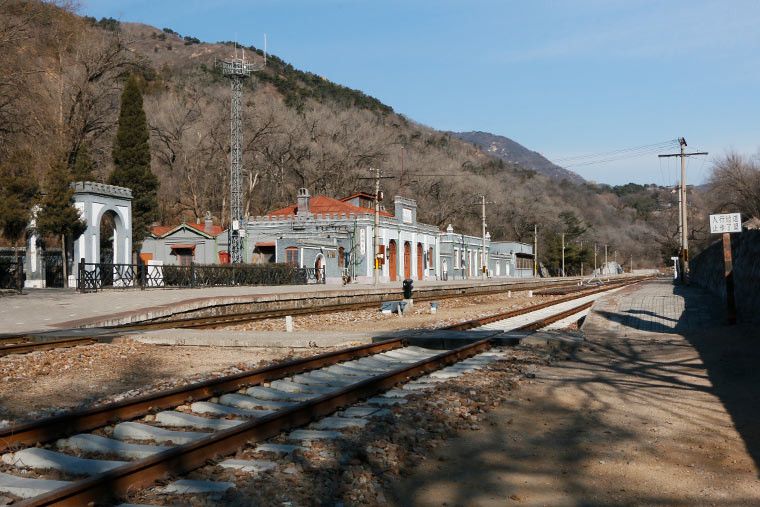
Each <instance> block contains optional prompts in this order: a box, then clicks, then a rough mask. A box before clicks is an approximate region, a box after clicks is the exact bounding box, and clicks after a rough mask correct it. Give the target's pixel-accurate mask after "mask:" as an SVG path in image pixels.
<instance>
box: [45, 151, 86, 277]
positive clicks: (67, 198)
mask: <svg viewBox="0 0 760 507" xmlns="http://www.w3.org/2000/svg"><path fill="white" fill-rule="evenodd" d="M71 181H72V173H71V171H70V170H69V167H68V165H67V164H66V163H65V162H63V161H61V160H57V161H55V162H52V163H51V164H50V166H49V167H48V170H47V173H46V175H45V190H46V192H47V193H46V194H45V196H44V197H43V198H42V202H41V203H40V211H39V213H38V214H37V229H38V230H39V231H40V233H42V234H49V235H51V236H55V237H57V238H60V239H61V250H62V255H63V283H64V286H65V285H66V283H67V280H68V259H67V255H66V239H67V238H70V239H71V240H72V241H74V240H76V239H77V238H78V237H79V236H81V234H82V233H83V232H84V231H85V230H86V229H87V223H86V222H85V221H84V220H82V219H81V217H80V215H79V210H77V209H76V208H75V207H74V189H73V188H72V187H71V185H70V183H71Z"/></svg>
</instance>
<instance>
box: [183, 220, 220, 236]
mask: <svg viewBox="0 0 760 507" xmlns="http://www.w3.org/2000/svg"><path fill="white" fill-rule="evenodd" d="M186 225H189V226H190V227H192V228H193V229H198V230H199V231H201V232H204V233H206V234H208V235H209V236H214V237H216V236H219V235H220V234H221V233H223V232H224V231H226V229H225V228H224V227H221V226H219V225H212V226H211V231H206V225H205V224H194V223H190V222H187V223H186Z"/></svg>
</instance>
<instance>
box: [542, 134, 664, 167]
mask: <svg viewBox="0 0 760 507" xmlns="http://www.w3.org/2000/svg"><path fill="white" fill-rule="evenodd" d="M677 144H678V140H677V139H672V140H669V141H661V142H659V143H653V144H645V145H642V146H634V147H632V148H621V149H619V150H612V151H603V152H599V153H590V154H588V155H576V156H572V157H560V158H555V159H553V161H554V162H567V161H571V160H582V159H588V158H599V157H609V156H612V155H618V154H622V153H626V152H632V151H640V150H647V151H648V150H651V149H654V148H657V149H660V148H662V147H668V146H673V145H677Z"/></svg>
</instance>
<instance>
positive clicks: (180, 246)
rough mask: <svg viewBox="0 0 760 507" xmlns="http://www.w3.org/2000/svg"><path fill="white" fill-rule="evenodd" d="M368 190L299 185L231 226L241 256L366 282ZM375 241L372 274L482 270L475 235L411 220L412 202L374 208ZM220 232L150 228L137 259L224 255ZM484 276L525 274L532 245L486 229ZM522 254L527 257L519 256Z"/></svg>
mask: <svg viewBox="0 0 760 507" xmlns="http://www.w3.org/2000/svg"><path fill="white" fill-rule="evenodd" d="M374 221H375V217H374V196H373V195H371V194H367V193H363V192H359V193H356V194H353V195H350V196H348V197H344V198H342V199H334V198H332V197H327V196H321V195H319V196H313V197H312V196H311V195H310V194H309V191H308V190H307V189H305V188H301V189H300V190H299V191H298V198H297V202H295V203H293V204H291V205H290V206H287V207H285V208H282V209H278V210H274V211H271V212H269V213H267V214H266V215H262V216H257V217H250V218H249V219H248V220H247V221H246V223H245V224H244V226H243V228H242V229H241V230H240V231H239V233H240V234H242V235H243V239H244V245H245V256H244V259H245V262H247V263H252V264H260V263H287V264H291V265H293V266H297V267H300V268H319V269H320V270H322V269H323V270H324V276H325V279H326V280H325V281H326V282H327V283H341V282H342V281H343V279H344V277H350V279H351V280H354V281H357V282H371V281H372V279H373V276H374V274H373V259H374V251H373V245H374V235H375V222H374ZM378 240H379V245H380V257H381V270H380V281H381V282H390V281H399V280H403V279H406V278H411V279H413V280H466V279H470V278H480V277H481V276H482V274H481V273H482V258H481V253H482V248H483V238H481V237H477V236H471V235H467V234H459V233H456V232H455V231H454V229H453V228H452V227H451V225H449V226H448V227H447V229H446V230H445V231H444V232H441V231H440V230H439V229H438V227H436V226H434V225H429V224H424V223H421V222H419V221H418V220H417V202H416V201H415V200H414V199H409V198H405V197H400V196H395V197H394V200H393V213H390V212H388V211H387V210H386V209H384V208H381V211H380V218H379V227H378ZM227 243H228V239H227V233H226V230H224V229H223V228H222V227H219V226H216V225H214V224H213V223H212V222H211V219H210V217H207V219H206V221H205V223H204V224H195V223H183V224H181V225H179V226H177V227H173V228H172V227H161V226H156V227H154V228H153V234H152V235H151V237H150V238H147V239H146V240H145V241H144V242H143V247H142V251H141V257H142V258H143V260H146V261H147V260H158V261H161V262H163V263H165V264H186V263H189V262H191V261H192V262H196V263H202V264H204V263H205V264H215V263H225V262H228V259H229V257H228V255H227ZM485 244H486V262H487V265H488V276H489V277H490V278H513V277H529V276H533V271H532V267H533V261H532V246H531V245H525V244H523V243H515V242H492V241H491V239H490V237H489V236H488V235H487V236H486V241H485ZM526 258H529V259H528V260H527V262H526V260H525V259H526Z"/></svg>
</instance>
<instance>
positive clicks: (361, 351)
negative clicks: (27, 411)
mask: <svg viewBox="0 0 760 507" xmlns="http://www.w3.org/2000/svg"><path fill="white" fill-rule="evenodd" d="M402 345H403V340H402V339H401V338H393V339H390V340H385V341H382V342H378V343H372V344H368V345H359V346H356V347H351V348H348V349H342V350H337V351H334V352H326V353H324V354H319V355H316V356H310V357H305V358H301V359H294V360H292V361H287V362H285V363H279V364H275V365H269V366H264V367H262V368H256V369H254V370H249V371H244V372H241V373H236V374H234V375H228V376H224V377H220V378H216V379H211V380H206V381H204V382H199V383H194V384H189V385H186V386H181V387H177V388H174V389H169V390H166V391H160V392H157V393H151V394H146V395H143V396H138V397H135V398H129V399H126V400H122V401H118V402H114V403H109V404H106V405H101V406H98V407H94V408H90V409H85V410H78V411H75V412H69V413H66V414H62V415H59V416H54V417H49V418H45V419H40V420H39V421H32V422H28V423H24V424H20V425H17V426H12V427H8V428H4V429H2V430H0V450H5V451H10V450H12V449H14V448H15V447H17V446H19V445H34V444H35V443H37V442H46V441H49V440H53V439H56V438H60V437H63V436H65V435H69V434H72V433H77V432H82V431H89V430H93V429H96V428H99V427H102V426H106V425H108V424H111V423H114V422H118V421H122V420H128V419H134V418H135V417H139V416H143V415H145V414H148V413H150V412H151V411H153V410H158V409H166V408H171V407H176V406H177V405H181V404H183V403H185V402H186V401H188V400H202V399H207V398H211V397H212V396H217V395H219V394H223V393H227V392H232V391H236V390H238V389H240V388H241V387H243V386H247V385H252V384H254V385H255V384H259V383H262V382H267V381H269V380H275V379H278V378H282V377H285V376H288V375H294V374H297V373H303V372H305V371H308V370H312V369H316V368H321V367H323V366H326V365H330V364H335V363H337V362H339V361H345V360H350V359H355V358H357V357H365V356H369V355H372V354H377V353H379V352H384V351H387V350H392V349H395V348H399V347H401V346H402Z"/></svg>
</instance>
